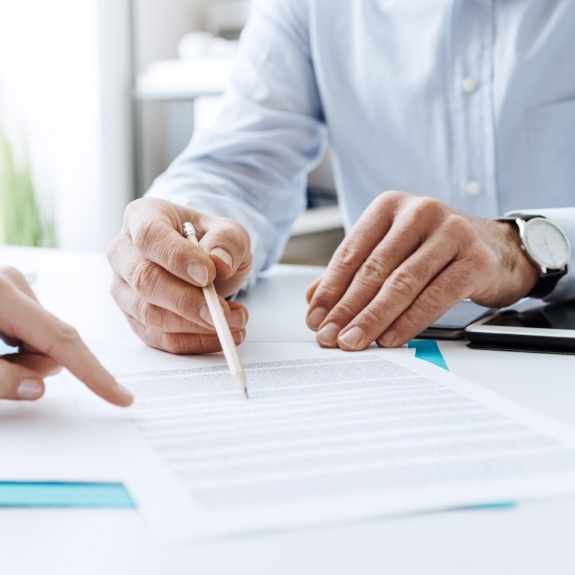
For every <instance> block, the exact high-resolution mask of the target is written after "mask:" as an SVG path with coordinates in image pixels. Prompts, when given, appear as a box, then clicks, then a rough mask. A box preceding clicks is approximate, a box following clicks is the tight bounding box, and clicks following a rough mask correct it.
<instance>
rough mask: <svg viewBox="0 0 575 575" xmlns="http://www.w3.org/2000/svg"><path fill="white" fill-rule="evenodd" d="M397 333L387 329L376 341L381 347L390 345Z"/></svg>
mask: <svg viewBox="0 0 575 575" xmlns="http://www.w3.org/2000/svg"><path fill="white" fill-rule="evenodd" d="M396 337H397V334H396V333H395V332H394V331H393V330H392V329H388V330H387V331H386V332H385V333H384V334H383V335H382V336H381V337H380V338H379V339H378V340H377V342H378V343H379V345H380V346H381V347H391V346H392V345H393V342H394V341H395V338H396Z"/></svg>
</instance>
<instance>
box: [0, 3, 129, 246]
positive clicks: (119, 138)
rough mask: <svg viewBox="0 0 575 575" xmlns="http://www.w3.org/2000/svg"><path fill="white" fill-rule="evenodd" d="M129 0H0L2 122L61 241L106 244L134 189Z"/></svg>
mask: <svg viewBox="0 0 575 575" xmlns="http://www.w3.org/2000/svg"><path fill="white" fill-rule="evenodd" d="M128 15H129V11H128V2H127V0H83V1H81V2H80V1H78V0H51V1H50V2H46V1H45V0H0V121H1V122H2V124H3V125H4V127H5V129H6V131H7V132H8V134H9V136H10V138H11V140H12V141H13V143H14V144H15V145H16V147H17V148H19V149H20V150H22V149H23V146H24V142H26V143H27V146H28V149H29V154H30V158H31V162H32V167H33V171H34V179H35V183H36V188H37V191H38V193H39V195H40V198H41V200H42V201H43V202H45V203H47V204H49V205H50V206H51V208H52V209H53V213H54V216H55V219H56V223H57V227H58V239H59V244H60V246H61V247H64V248H75V249H89V250H103V249H105V247H106V245H107V243H108V241H109V239H110V238H111V237H112V236H113V234H114V233H116V232H117V230H118V229H119V226H120V222H121V210H123V206H124V205H125V203H126V199H127V194H129V193H130V192H131V183H130V180H131V168H130V166H131V162H130V160H129V158H130V112H129V110H130V108H129V97H128V95H129V87H130V86H129V53H130V52H129V42H128V40H129V38H128V35H127V31H128V30H129V20H128Z"/></svg>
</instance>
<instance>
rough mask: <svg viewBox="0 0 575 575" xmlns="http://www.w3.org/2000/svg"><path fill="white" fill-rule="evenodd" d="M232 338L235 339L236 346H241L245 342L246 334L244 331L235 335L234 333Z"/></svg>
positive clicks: (235, 332) (236, 332)
mask: <svg viewBox="0 0 575 575" xmlns="http://www.w3.org/2000/svg"><path fill="white" fill-rule="evenodd" d="M232 337H233V338H234V343H235V344H236V345H240V343H242V341H244V338H245V337H246V334H245V333H244V332H243V331H234V333H232Z"/></svg>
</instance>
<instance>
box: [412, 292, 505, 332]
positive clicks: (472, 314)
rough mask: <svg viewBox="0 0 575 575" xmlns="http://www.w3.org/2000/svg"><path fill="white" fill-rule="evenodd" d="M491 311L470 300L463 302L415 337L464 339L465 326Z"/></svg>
mask: <svg viewBox="0 0 575 575" xmlns="http://www.w3.org/2000/svg"><path fill="white" fill-rule="evenodd" d="M493 311H494V310H493V309H490V308H488V307H483V306H481V305H478V304H476V303H473V302H472V301H471V300H468V299H466V300H463V301H462V302H459V303H458V304H457V305H455V306H454V307H452V308H451V309H449V310H447V312H445V313H444V314H443V315H442V316H441V317H440V318H439V319H438V320H437V321H436V322H435V323H433V324H432V325H430V326H429V327H428V328H427V329H426V330H424V331H423V332H421V333H420V334H419V335H418V336H417V337H418V338H423V339H430V338H431V339H464V338H465V332H464V329H465V326H467V325H469V324H470V323H473V322H474V321H476V320H478V319H479V318H480V317H483V316H485V315H487V314H488V313H491V312H493Z"/></svg>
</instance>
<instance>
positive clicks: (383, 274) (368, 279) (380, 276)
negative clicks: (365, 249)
mask: <svg viewBox="0 0 575 575" xmlns="http://www.w3.org/2000/svg"><path fill="white" fill-rule="evenodd" d="M357 275H358V279H359V280H360V281H361V282H362V283H365V284H367V285H368V286H381V285H382V284H383V283H384V282H385V280H386V279H387V277H388V275H389V272H388V269H387V267H386V266H384V265H383V264H382V263H381V262H380V261H378V259H376V258H373V257H370V258H368V259H367V260H366V261H365V262H364V264H363V265H362V266H361V267H360V268H359V271H358V274H357Z"/></svg>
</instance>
